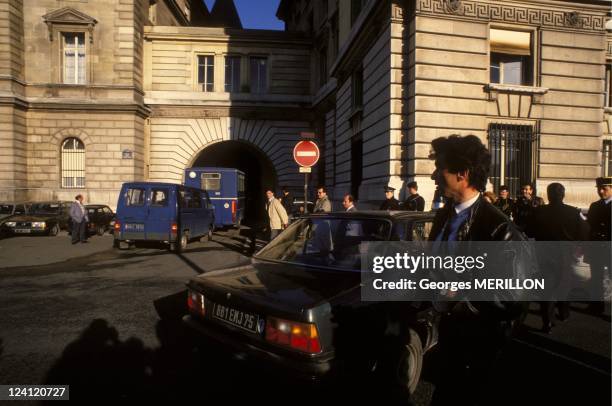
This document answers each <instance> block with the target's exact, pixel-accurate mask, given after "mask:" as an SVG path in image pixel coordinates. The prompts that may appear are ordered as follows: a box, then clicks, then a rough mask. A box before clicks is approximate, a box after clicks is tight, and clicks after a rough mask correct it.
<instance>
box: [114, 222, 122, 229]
mask: <svg viewBox="0 0 612 406" xmlns="http://www.w3.org/2000/svg"><path fill="white" fill-rule="evenodd" d="M114 227H115V231H120V230H121V223H119V222H118V221H115V226H114Z"/></svg>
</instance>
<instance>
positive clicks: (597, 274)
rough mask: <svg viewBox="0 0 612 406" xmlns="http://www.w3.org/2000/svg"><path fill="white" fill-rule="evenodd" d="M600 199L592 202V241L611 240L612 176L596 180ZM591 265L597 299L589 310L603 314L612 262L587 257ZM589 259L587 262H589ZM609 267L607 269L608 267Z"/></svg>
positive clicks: (590, 208) (589, 219)
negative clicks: (605, 289) (605, 288)
mask: <svg viewBox="0 0 612 406" xmlns="http://www.w3.org/2000/svg"><path fill="white" fill-rule="evenodd" d="M595 185H596V187H597V194H598V195H599V200H598V201H596V202H593V203H591V206H590V207H589V212H588V214H587V220H588V222H589V226H590V235H589V240H590V241H610V234H611V231H612V230H611V229H612V221H611V218H612V176H606V177H601V178H597V179H596V180H595ZM587 259H588V261H590V265H591V292H592V294H593V295H594V298H595V299H596V301H595V302H592V303H590V304H589V311H590V312H591V313H593V314H596V315H601V314H602V313H603V312H604V310H605V302H604V300H603V299H604V293H605V292H604V281H605V279H608V280H609V279H610V278H611V275H610V268H611V264H610V261H609V257H608V260H607V261H606V260H604V259H599V258H587ZM588 261H587V262H588ZM606 268H607V269H606Z"/></svg>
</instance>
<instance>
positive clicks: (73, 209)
mask: <svg viewBox="0 0 612 406" xmlns="http://www.w3.org/2000/svg"><path fill="white" fill-rule="evenodd" d="M83 200H84V198H83V195H81V194H79V195H76V196H75V197H74V202H72V205H71V206H70V221H71V222H72V229H71V234H72V244H76V243H78V242H79V241H80V242H82V243H86V242H87V222H88V221H89V217H88V216H87V209H86V208H85V206H83Z"/></svg>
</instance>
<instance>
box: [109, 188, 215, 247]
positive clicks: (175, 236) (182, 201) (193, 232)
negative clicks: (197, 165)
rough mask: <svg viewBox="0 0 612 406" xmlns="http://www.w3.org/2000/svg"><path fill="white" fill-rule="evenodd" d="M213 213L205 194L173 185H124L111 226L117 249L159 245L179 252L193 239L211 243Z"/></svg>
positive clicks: (202, 191)
mask: <svg viewBox="0 0 612 406" xmlns="http://www.w3.org/2000/svg"><path fill="white" fill-rule="evenodd" d="M214 224H215V216H214V210H213V207H212V204H211V201H210V199H209V197H208V193H207V192H206V191H205V190H201V189H197V188H192V187H188V186H183V185H176V184H172V183H157V182H129V183H124V184H123V186H122V187H121V193H120V194H119V201H118V202H117V213H116V219H115V226H114V235H115V241H114V245H115V247H117V248H128V247H130V246H133V245H134V244H135V243H136V242H139V241H159V242H162V243H166V244H169V246H170V249H171V250H173V251H176V252H180V251H182V250H184V249H185V247H187V244H188V243H189V241H190V240H192V239H195V238H204V239H207V240H211V239H212V232H213V229H214Z"/></svg>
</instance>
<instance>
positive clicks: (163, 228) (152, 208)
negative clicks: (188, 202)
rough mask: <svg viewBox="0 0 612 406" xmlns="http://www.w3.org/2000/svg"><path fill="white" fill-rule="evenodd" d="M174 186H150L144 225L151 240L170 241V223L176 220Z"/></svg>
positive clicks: (147, 236) (148, 238)
mask: <svg viewBox="0 0 612 406" xmlns="http://www.w3.org/2000/svg"><path fill="white" fill-rule="evenodd" d="M175 189H176V188H175V187H170V186H151V187H150V192H149V193H150V194H149V200H148V214H147V222H146V227H145V232H146V238H147V240H151V241H170V234H171V228H172V223H174V222H175V220H176V210H177V207H176V190H175Z"/></svg>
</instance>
